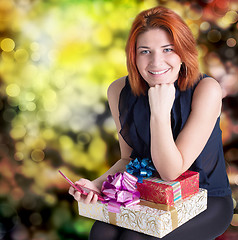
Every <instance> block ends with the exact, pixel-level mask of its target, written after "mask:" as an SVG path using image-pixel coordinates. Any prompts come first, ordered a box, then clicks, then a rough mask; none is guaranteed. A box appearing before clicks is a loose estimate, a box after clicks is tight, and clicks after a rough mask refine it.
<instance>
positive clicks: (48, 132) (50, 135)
mask: <svg viewBox="0 0 238 240" xmlns="http://www.w3.org/2000/svg"><path fill="white" fill-rule="evenodd" d="M42 135H43V138H44V139H46V140H50V139H53V138H54V137H55V132H54V131H53V129H51V128H48V129H45V130H43V132H42Z"/></svg>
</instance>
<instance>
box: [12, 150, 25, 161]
mask: <svg viewBox="0 0 238 240" xmlns="http://www.w3.org/2000/svg"><path fill="white" fill-rule="evenodd" d="M14 159H15V160H16V161H22V160H23V159H24V154H23V153H22V152H16V153H15V154H14Z"/></svg>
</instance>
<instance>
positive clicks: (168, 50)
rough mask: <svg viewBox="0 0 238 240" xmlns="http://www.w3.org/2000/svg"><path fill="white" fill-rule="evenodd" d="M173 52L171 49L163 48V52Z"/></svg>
mask: <svg viewBox="0 0 238 240" xmlns="http://www.w3.org/2000/svg"><path fill="white" fill-rule="evenodd" d="M172 51H173V48H165V49H164V52H172Z"/></svg>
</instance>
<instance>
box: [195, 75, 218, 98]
mask: <svg viewBox="0 0 238 240" xmlns="http://www.w3.org/2000/svg"><path fill="white" fill-rule="evenodd" d="M195 94H197V95H201V94H204V95H209V96H214V97H215V98H220V97H221V94H222V90H221V86H220V84H219V82H218V81H217V80H216V79H214V78H212V77H209V76H205V77H204V78H202V79H201V80H200V81H199V83H198V84H197V87H196V88H195Z"/></svg>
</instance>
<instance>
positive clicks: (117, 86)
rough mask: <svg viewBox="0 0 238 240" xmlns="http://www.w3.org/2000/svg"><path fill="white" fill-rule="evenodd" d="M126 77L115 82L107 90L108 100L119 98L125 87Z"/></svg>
mask: <svg viewBox="0 0 238 240" xmlns="http://www.w3.org/2000/svg"><path fill="white" fill-rule="evenodd" d="M125 82H126V76H124V77H121V78H119V79H117V80H115V81H113V82H112V83H111V84H110V86H109V87H108V90H107V96H108V99H111V98H115V97H116V98H119V95H120V93H121V90H122V88H123V87H124V86H125Z"/></svg>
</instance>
